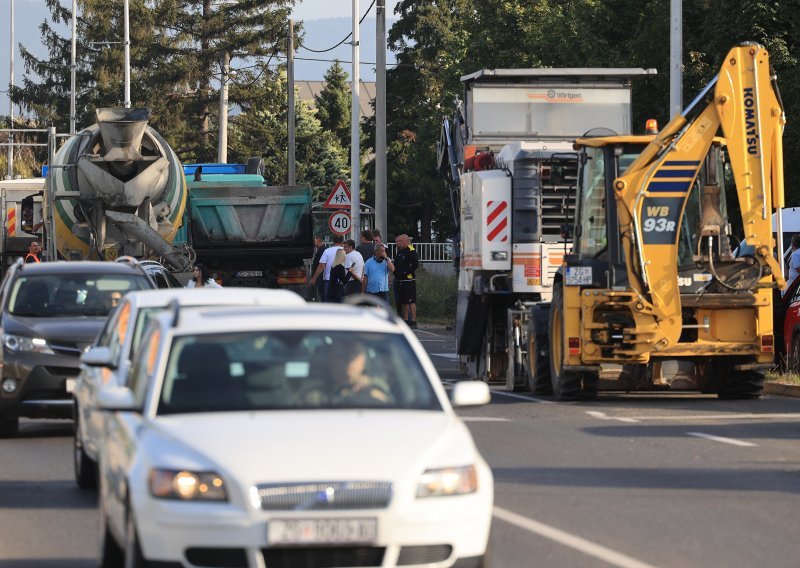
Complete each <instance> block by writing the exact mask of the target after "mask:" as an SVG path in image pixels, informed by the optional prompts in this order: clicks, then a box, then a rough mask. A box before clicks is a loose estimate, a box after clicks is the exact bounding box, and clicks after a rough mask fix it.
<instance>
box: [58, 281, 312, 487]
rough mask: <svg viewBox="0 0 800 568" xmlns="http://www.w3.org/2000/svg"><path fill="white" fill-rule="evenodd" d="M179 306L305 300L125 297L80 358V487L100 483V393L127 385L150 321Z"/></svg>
mask: <svg viewBox="0 0 800 568" xmlns="http://www.w3.org/2000/svg"><path fill="white" fill-rule="evenodd" d="M173 302H174V303H177V305H179V306H246V305H252V306H270V305H275V306H298V305H300V306H302V305H303V304H305V300H303V299H302V298H301V297H300V296H298V295H297V294H295V293H294V292H290V291H288V290H266V289H264V288H223V289H211V288H197V289H187V288H170V289H166V290H146V291H139V292H131V293H128V294H126V295H125V296H124V297H123V298H122V300H121V301H120V304H119V305H118V306H117V307H116V309H115V310H114V311H113V312H112V313H111V314H110V315H109V317H108V320H107V321H106V325H105V327H104V329H103V331H102V332H101V333H100V335H99V336H98V338H97V340H96V341H95V344H94V346H93V347H92V348H91V349H89V351H88V352H87V353H84V355H83V357H82V358H81V362H82V365H81V372H80V375H79V376H78V381H77V384H76V386H75V390H74V391H73V400H74V405H75V406H74V412H73V417H74V419H75V431H74V432H75V434H74V439H73V440H74V443H73V448H74V451H73V464H74V467H73V470H74V472H75V481H76V482H77V484H78V486H79V487H82V488H91V487H94V486H95V484H96V469H97V449H98V446H99V444H100V442H99V439H100V438H101V437H102V435H103V430H104V428H105V426H104V424H103V415H102V413H101V412H98V411H97V408H96V407H97V392H98V391H99V390H100V389H102V388H104V387H105V386H107V385H110V386H125V385H126V384H127V381H128V373H129V371H130V366H131V361H132V360H133V357H134V355H135V353H136V351H137V349H138V347H139V343H140V342H141V340H142V334H143V333H144V330H145V328H146V327H147V323H148V321H149V320H150V318H151V317H152V316H153V315H154V314H156V313H158V312H160V311H161V310H163V309H165V308H166V307H167V306H168V305H169V304H171V303H173Z"/></svg>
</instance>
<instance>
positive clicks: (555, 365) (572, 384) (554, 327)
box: [549, 283, 582, 400]
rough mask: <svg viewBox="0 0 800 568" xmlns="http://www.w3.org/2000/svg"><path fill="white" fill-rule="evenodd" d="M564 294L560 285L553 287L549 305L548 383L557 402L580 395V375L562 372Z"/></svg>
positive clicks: (575, 398)
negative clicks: (551, 301) (551, 299)
mask: <svg viewBox="0 0 800 568" xmlns="http://www.w3.org/2000/svg"><path fill="white" fill-rule="evenodd" d="M563 298H564V292H563V290H562V287H561V284H560V283H558V284H555V285H554V286H553V303H552V304H551V305H550V325H549V329H550V382H551V384H552V387H553V396H554V397H556V399H557V400H577V399H578V398H579V397H580V394H581V379H582V377H581V374H580V373H577V372H575V371H565V370H564V359H565V353H564V313H563V312H564V299H563Z"/></svg>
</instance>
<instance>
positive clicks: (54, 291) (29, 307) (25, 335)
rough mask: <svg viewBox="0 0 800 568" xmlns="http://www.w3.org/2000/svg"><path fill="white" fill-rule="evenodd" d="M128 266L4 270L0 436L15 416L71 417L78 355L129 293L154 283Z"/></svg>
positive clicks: (12, 427)
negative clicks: (109, 313) (113, 309)
mask: <svg viewBox="0 0 800 568" xmlns="http://www.w3.org/2000/svg"><path fill="white" fill-rule="evenodd" d="M154 287H155V286H154V284H153V281H152V280H151V279H150V278H149V277H148V275H147V274H146V273H145V271H144V270H143V269H142V268H141V267H139V266H137V265H136V264H132V263H117V262H91V261H82V262H78V261H76V262H46V263H39V264H22V263H21V262H20V263H17V264H16V265H14V266H12V267H10V268H9V270H8V271H7V272H6V275H5V278H4V279H3V282H2V285H0V331H1V332H2V343H3V346H2V375H1V376H0V437H12V436H15V435H16V433H17V430H18V427H19V418H20V417H22V416H24V417H28V418H70V417H71V416H72V389H73V387H74V385H75V380H76V377H77V376H78V372H79V370H80V362H79V358H80V356H81V354H82V353H83V352H84V350H86V348H87V347H89V346H90V345H91V344H92V342H93V341H94V339H95V336H97V334H98V333H99V332H100V330H101V329H102V327H103V324H104V323H105V320H106V316H107V315H108V312H109V311H110V310H111V309H112V308H113V307H114V306H116V304H117V302H119V300H120V299H121V298H122V296H123V295H124V294H125V293H126V292H129V291H131V290H148V289H151V288H154Z"/></svg>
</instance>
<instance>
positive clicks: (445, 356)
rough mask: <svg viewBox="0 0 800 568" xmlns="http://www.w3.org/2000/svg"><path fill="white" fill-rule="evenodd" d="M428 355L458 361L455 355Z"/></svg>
mask: <svg viewBox="0 0 800 568" xmlns="http://www.w3.org/2000/svg"><path fill="white" fill-rule="evenodd" d="M430 355H433V356H434V357H444V358H445V359H451V360H453V361H457V360H458V355H456V354H455V353H430Z"/></svg>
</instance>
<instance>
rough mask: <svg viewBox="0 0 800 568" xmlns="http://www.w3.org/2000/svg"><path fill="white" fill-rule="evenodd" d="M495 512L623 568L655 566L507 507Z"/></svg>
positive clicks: (502, 519)
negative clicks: (514, 511)
mask: <svg viewBox="0 0 800 568" xmlns="http://www.w3.org/2000/svg"><path fill="white" fill-rule="evenodd" d="M493 513H494V516H495V518H498V519H500V520H501V521H505V522H507V523H510V524H512V525H514V526H515V527H518V528H521V529H523V530H526V531H528V532H531V533H534V534H538V535H539V536H543V537H545V538H549V539H550V540H554V541H556V542H558V543H560V544H563V545H564V546H568V547H570V548H574V549H575V550H578V551H580V552H582V553H584V554H586V555H588V556H594V557H595V558H599V559H600V560H602V561H604V562H607V563H608V564H612V565H614V566H620V567H621V568H655V567H654V566H653V565H652V564H647V563H646V562H641V561H640V560H636V559H635V558H631V557H630V556H626V555H624V554H622V553H621V552H617V551H616V550H612V549H610V548H606V547H605V546H602V545H599V544H597V543H594V542H592V541H590V540H586V539H585V538H581V537H579V536H575V535H573V534H570V533H568V532H565V531H562V530H559V529H557V528H555V527H551V526H549V525H545V524H544V523H540V522H539V521H534V520H533V519H529V518H528V517H523V516H522V515H518V514H516V513H513V512H511V511H509V510H507V509H503V508H501V507H495V508H494V511H493Z"/></svg>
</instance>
